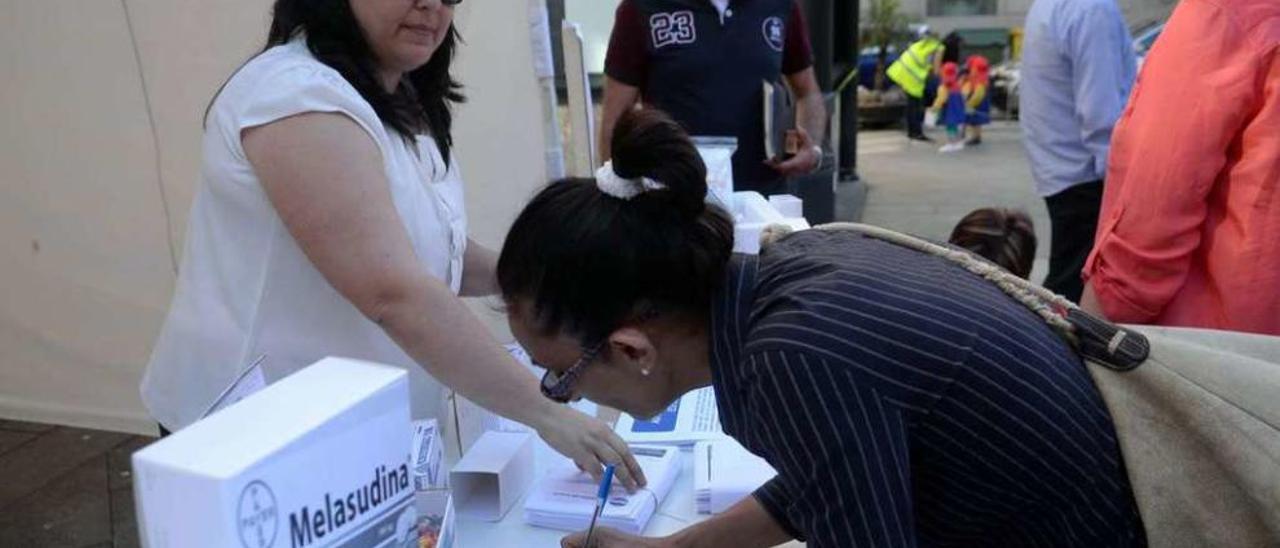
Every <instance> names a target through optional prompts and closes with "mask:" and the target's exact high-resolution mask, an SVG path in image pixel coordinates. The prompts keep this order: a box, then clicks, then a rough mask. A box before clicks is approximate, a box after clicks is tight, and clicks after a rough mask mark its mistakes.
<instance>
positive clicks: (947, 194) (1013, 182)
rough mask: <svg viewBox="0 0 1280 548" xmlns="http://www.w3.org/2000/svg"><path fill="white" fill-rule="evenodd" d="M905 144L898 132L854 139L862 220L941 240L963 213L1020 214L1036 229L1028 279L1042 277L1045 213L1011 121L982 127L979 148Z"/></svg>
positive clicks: (1046, 241)
mask: <svg viewBox="0 0 1280 548" xmlns="http://www.w3.org/2000/svg"><path fill="white" fill-rule="evenodd" d="M930 135H931V136H933V137H934V138H935V139H938V140H939V142H938V143H936V144H933V145H930V144H928V143H917V142H911V141H908V140H907V138H906V136H905V135H904V134H903V132H902V131H901V130H884V131H863V132H861V133H859V134H858V174H859V175H860V176H861V177H862V179H863V180H864V181H866V182H867V184H868V186H869V193H868V197H867V202H866V207H865V209H864V211H863V214H862V222H864V223H867V224H872V225H879V226H883V227H886V228H892V229H894V230H899V231H902V232H909V233H912V234H916V235H919V236H924V237H927V238H932V239H936V240H943V241H945V240H946V239H947V238H948V237H949V236H950V235H951V229H952V228H953V227H954V226H955V224H956V223H957V222H959V221H960V219H961V218H962V217H964V216H965V215H966V214H967V213H969V212H970V211H973V210H975V209H978V208H982V207H992V206H997V207H1013V208H1020V209H1023V210H1026V211H1027V213H1029V214H1030V215H1031V218H1032V220H1033V221H1035V225H1036V239H1037V240H1038V245H1037V248H1036V263H1035V268H1034V270H1033V271H1032V275H1031V279H1032V280H1033V281H1036V282H1037V283H1038V282H1040V281H1041V280H1043V279H1044V275H1045V272H1046V271H1047V270H1048V266H1049V262H1048V260H1049V259H1048V257H1049V213H1048V211H1047V210H1046V209H1045V205H1044V200H1043V199H1042V198H1040V197H1039V196H1038V195H1036V193H1035V189H1034V185H1033V183H1032V180H1031V169H1030V167H1028V165H1027V159H1026V154H1025V153H1024V151H1023V148H1022V131H1021V129H1020V128H1019V126H1018V125H1017V123H1016V122H996V123H994V124H993V125H991V126H988V127H987V128H986V131H985V132H984V135H983V140H984V143H983V144H981V145H978V146H976V147H971V148H967V149H965V150H963V151H961V152H958V153H954V154H939V153H938V147H940V146H941V145H942V144H943V142H942V141H943V139H945V135H944V132H943V131H941V130H938V129H935V130H931V133H930Z"/></svg>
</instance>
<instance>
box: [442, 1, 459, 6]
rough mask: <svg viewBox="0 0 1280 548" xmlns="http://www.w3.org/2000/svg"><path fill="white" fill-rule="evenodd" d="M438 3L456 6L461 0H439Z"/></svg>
mask: <svg viewBox="0 0 1280 548" xmlns="http://www.w3.org/2000/svg"><path fill="white" fill-rule="evenodd" d="M440 3H441V4H444V5H446V6H456V5H458V4H461V3H462V0H440Z"/></svg>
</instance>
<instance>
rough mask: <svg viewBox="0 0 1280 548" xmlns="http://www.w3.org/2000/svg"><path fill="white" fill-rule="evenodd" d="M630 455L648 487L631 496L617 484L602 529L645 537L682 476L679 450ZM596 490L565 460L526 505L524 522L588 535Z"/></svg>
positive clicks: (650, 449)
mask: <svg viewBox="0 0 1280 548" xmlns="http://www.w3.org/2000/svg"><path fill="white" fill-rule="evenodd" d="M631 451H632V453H633V454H634V455H635V457H636V461H637V462H639V463H640V467H641V468H642V469H643V470H644V475H645V478H646V479H647V480H648V483H649V484H648V486H647V487H644V488H641V489H639V490H637V491H636V492H635V493H627V491H626V489H624V488H623V487H622V485H621V482H619V481H614V482H613V487H612V489H611V490H610V491H609V502H608V504H607V505H605V508H604V512H603V513H602V514H601V516H600V520H599V521H598V522H597V526H598V527H612V528H614V529H618V530H620V531H624V532H627V533H631V534H640V532H641V531H644V528H645V526H646V525H648V523H649V518H651V517H653V513H654V512H655V511H657V509H658V506H659V505H660V504H662V501H663V500H664V499H666V498H667V494H668V493H670V492H671V487H672V485H674V484H675V482H676V476H678V475H679V474H680V461H679V460H678V456H679V449H678V448H676V447H672V446H642V445H633V446H631ZM597 487H598V485H597V483H596V482H595V481H594V480H592V479H591V476H589V475H587V474H585V473H583V472H581V471H579V470H578V469H577V468H576V467H575V466H574V465H573V463H572V462H570V461H568V460H567V459H566V460H563V461H562V462H560V463H559V464H557V465H556V466H554V467H552V468H551V470H549V471H548V472H547V474H546V476H544V477H543V478H542V479H541V481H539V483H538V485H537V486H536V487H534V489H533V491H532V492H531V493H530V494H529V498H528V500H526V501H525V505H524V520H525V522H526V523H528V524H530V525H534V526H537V527H548V528H551V529H560V530H563V531H581V530H584V529H586V528H587V526H588V525H589V524H590V523H591V515H592V514H593V513H594V512H595V504H596V491H597Z"/></svg>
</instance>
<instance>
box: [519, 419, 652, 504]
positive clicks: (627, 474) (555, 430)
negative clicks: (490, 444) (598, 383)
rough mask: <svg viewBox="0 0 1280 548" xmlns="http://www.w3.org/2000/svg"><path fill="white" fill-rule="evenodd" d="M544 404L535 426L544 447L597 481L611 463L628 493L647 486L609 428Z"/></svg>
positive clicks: (635, 465) (620, 441) (621, 444)
mask: <svg viewBox="0 0 1280 548" xmlns="http://www.w3.org/2000/svg"><path fill="white" fill-rule="evenodd" d="M547 403H548V406H547V407H546V411H545V412H544V413H543V416H542V417H541V420H538V421H536V422H537V424H536V425H534V429H536V430H537V431H538V435H539V436H541V437H542V439H543V440H545V441H546V442H547V445H550V446H551V448H552V449H555V450H556V451H558V452H559V453H560V454H562V455H564V456H566V457H569V458H570V459H571V460H573V463H574V464H576V465H577V466H578V469H580V470H582V471H583V472H586V473H588V474H591V477H592V479H594V480H595V481H597V482H599V481H600V478H601V476H602V475H603V474H604V465H606V464H612V465H614V471H613V473H614V477H615V478H617V480H618V481H619V482H621V483H622V485H623V487H626V488H627V491H630V492H634V491H635V490H636V489H638V488H640V487H644V486H645V485H646V484H647V481H646V480H645V477H644V470H641V469H640V464H639V463H637V462H636V458H635V456H633V455H632V454H631V448H630V447H628V446H627V443H626V442H624V441H622V438H620V437H618V434H616V433H615V432H614V431H613V429H612V428H610V427H609V425H607V424H605V423H604V422H602V421H601V420H600V419H597V418H595V417H591V416H588V415H586V414H583V413H580V412H578V411H577V410H575V409H573V408H572V407H568V406H564V405H558V404H553V403H551V402H549V401H548V402H547Z"/></svg>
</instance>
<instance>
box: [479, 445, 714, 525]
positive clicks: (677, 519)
mask: <svg viewBox="0 0 1280 548" xmlns="http://www.w3.org/2000/svg"><path fill="white" fill-rule="evenodd" d="M534 443H536V444H537V448H536V449H535V450H534V469H535V471H536V472H535V474H534V477H535V478H540V477H542V474H543V473H544V472H545V471H546V470H547V469H548V468H550V467H551V465H552V464H554V463H555V462H556V461H557V460H559V459H563V457H560V456H559V455H557V454H556V453H555V452H554V451H552V450H551V448H550V447H548V446H547V444H546V443H544V442H543V441H542V440H541V439H538V440H536V441H535V442H534ZM692 455H693V451H681V452H680V475H679V476H677V477H676V482H675V484H674V485H673V486H672V487H671V492H670V493H668V494H667V498H666V499H665V500H663V501H662V504H661V505H660V506H658V511H657V512H655V513H654V514H653V518H651V519H650V520H649V524H648V525H647V526H646V527H645V530H644V534H645V535H646V536H664V535H669V534H671V533H674V532H676V531H679V530H681V529H684V528H685V527H687V526H689V525H690V524H693V523H697V522H699V521H702V520H704V519H707V518H708V517H710V516H709V515H703V514H699V513H698V511H697V507H696V506H695V501H694V495H693V458H692ZM536 481H537V480H536V479H535V483H536ZM526 497H528V493H525V495H524V496H521V497H520V500H518V501H516V503H515V504H514V505H512V506H511V509H510V510H508V511H507V515H506V516H504V517H503V519H502V521H499V522H496V523H495V522H489V521H482V520H477V519H470V518H464V517H461V516H459V517H458V518H457V520H458V521H457V531H458V541H457V545H458V548H471V547H476V548H499V547H502V548H505V547H507V546H520V547H526V546H527V547H529V548H540V547H556V546H560V539H561V538H563V537H564V536H565V535H568V534H569V532H567V531H559V530H556V529H544V528H541V527H534V526H532V525H528V524H526V523H525V522H524V501H525V498H526Z"/></svg>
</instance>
